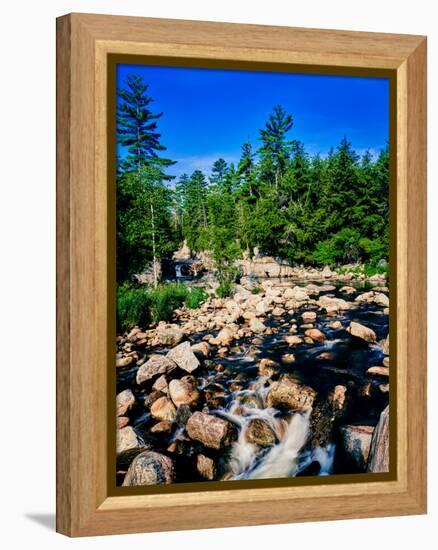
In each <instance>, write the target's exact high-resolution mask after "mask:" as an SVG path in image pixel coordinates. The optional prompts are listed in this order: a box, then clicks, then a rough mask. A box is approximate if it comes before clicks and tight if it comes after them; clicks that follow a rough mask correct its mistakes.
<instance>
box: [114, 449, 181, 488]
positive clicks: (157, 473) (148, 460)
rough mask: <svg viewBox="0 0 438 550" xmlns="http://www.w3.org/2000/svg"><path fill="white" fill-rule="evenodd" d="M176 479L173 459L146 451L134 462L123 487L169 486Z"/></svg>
mask: <svg viewBox="0 0 438 550" xmlns="http://www.w3.org/2000/svg"><path fill="white" fill-rule="evenodd" d="M174 478H175V468H174V464H173V461H172V459H170V458H169V457H168V456H165V455H163V454H161V453H156V452H154V451H145V452H143V453H141V454H139V455H138V456H137V457H136V458H135V459H134V460H133V461H132V463H131V465H130V466H129V469H128V472H127V473H126V476H125V479H124V480H123V486H124V487H132V486H138V485H159V484H167V483H172V481H174Z"/></svg>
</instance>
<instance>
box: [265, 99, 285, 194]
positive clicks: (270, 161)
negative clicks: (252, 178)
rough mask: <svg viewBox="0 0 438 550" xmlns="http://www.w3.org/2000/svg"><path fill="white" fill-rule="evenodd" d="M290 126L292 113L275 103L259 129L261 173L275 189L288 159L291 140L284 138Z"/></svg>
mask: <svg viewBox="0 0 438 550" xmlns="http://www.w3.org/2000/svg"><path fill="white" fill-rule="evenodd" d="M292 126H293V118H292V115H291V114H288V113H286V111H285V110H284V108H283V107H282V106H281V105H276V106H275V107H274V112H273V114H271V115H269V120H268V122H267V123H266V126H265V128H263V129H262V130H260V138H259V139H260V140H261V142H262V145H261V147H260V149H259V155H260V158H261V170H262V174H263V177H265V178H267V180H268V181H269V182H270V183H271V184H274V185H275V188H276V189H278V187H279V183H280V179H281V177H282V175H283V173H284V171H285V169H286V166H287V162H288V160H289V156H290V145H291V142H290V141H289V140H288V139H287V138H286V134H287V133H288V132H289V130H290V129H291V128H292Z"/></svg>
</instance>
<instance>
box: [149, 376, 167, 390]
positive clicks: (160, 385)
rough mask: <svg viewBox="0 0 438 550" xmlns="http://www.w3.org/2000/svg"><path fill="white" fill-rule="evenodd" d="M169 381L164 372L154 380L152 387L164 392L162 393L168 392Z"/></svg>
mask: <svg viewBox="0 0 438 550" xmlns="http://www.w3.org/2000/svg"><path fill="white" fill-rule="evenodd" d="M168 387H169V386H168V383H167V378H166V377H165V375H164V374H162V375H161V376H160V377H159V378H157V379H156V380H155V382H154V384H153V385H152V389H153V390H154V391H159V392H162V393H167V391H168Z"/></svg>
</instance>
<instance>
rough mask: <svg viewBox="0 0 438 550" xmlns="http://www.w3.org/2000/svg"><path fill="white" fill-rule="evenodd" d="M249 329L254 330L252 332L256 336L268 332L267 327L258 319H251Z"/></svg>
mask: <svg viewBox="0 0 438 550" xmlns="http://www.w3.org/2000/svg"><path fill="white" fill-rule="evenodd" d="M249 328H250V329H251V330H252V332H254V333H256V334H259V333H261V332H264V331H265V330H266V326H265V325H264V324H263V323H262V322H261V321H259V320H258V319H251V321H250V323H249Z"/></svg>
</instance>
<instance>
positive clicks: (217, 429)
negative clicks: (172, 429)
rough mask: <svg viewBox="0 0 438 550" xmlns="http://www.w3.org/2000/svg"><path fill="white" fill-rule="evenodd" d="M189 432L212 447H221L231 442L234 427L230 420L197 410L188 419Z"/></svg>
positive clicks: (193, 437) (191, 435) (191, 436)
mask: <svg viewBox="0 0 438 550" xmlns="http://www.w3.org/2000/svg"><path fill="white" fill-rule="evenodd" d="M186 430H187V434H188V436H189V437H190V438H191V439H194V440H195V441H200V442H201V443H203V444H204V445H205V446H206V447H209V448H211V449H221V448H222V447H226V446H228V445H230V444H231V442H232V439H233V427H232V425H231V423H230V422H228V421H227V420H224V419H222V418H218V417H217V416H213V415H211V414H206V413H203V412H199V411H197V412H195V413H193V414H192V416H191V417H190V418H189V419H188V421H187V425H186Z"/></svg>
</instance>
